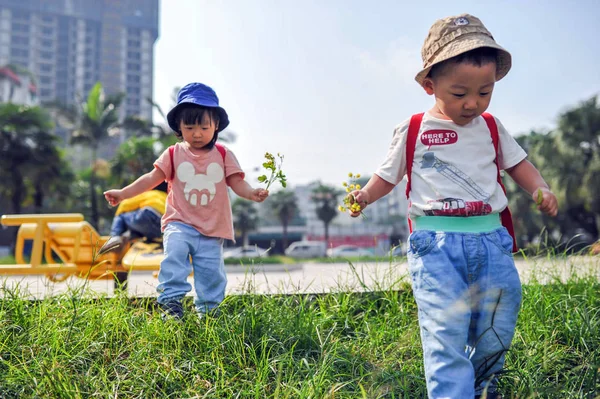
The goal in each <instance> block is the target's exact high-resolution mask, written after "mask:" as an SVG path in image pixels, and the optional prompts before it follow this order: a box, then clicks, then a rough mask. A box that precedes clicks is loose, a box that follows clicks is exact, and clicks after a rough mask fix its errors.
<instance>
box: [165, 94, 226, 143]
mask: <svg viewBox="0 0 600 399" xmlns="http://www.w3.org/2000/svg"><path fill="white" fill-rule="evenodd" d="M204 115H206V116H207V117H208V118H210V120H211V121H212V122H213V123H214V124H215V126H219V123H220V116H219V115H220V113H219V111H218V110H217V109H216V108H213V107H203V106H201V105H196V104H181V105H180V106H179V108H178V109H177V110H176V112H175V116H174V122H175V124H176V125H177V127H178V128H177V130H175V136H177V138H178V139H179V140H182V139H183V134H182V133H181V128H180V127H179V126H181V122H183V123H184V124H185V125H194V124H200V123H202V119H203V118H204ZM218 136H219V129H216V131H215V136H214V137H213V139H212V140H211V142H210V143H208V144H207V145H206V146H205V147H206V148H207V149H211V148H213V146H214V145H215V142H216V141H217V138H218Z"/></svg>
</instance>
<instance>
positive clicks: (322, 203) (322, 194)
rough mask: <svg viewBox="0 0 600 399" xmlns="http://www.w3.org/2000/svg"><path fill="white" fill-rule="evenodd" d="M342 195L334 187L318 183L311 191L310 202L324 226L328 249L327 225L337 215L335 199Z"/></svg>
mask: <svg viewBox="0 0 600 399" xmlns="http://www.w3.org/2000/svg"><path fill="white" fill-rule="evenodd" d="M340 194H342V191H341V190H338V189H336V188H335V187H331V186H326V185H323V184H322V183H320V182H319V183H318V186H317V187H315V188H314V189H313V190H312V196H311V200H312V201H313V202H314V203H315V204H316V211H317V217H318V218H319V220H321V221H322V222H323V224H324V226H325V242H326V243H327V246H328V247H329V224H330V223H331V221H332V220H333V219H334V218H335V217H336V216H337V215H338V210H337V207H338V206H337V197H338V196H339V195H340Z"/></svg>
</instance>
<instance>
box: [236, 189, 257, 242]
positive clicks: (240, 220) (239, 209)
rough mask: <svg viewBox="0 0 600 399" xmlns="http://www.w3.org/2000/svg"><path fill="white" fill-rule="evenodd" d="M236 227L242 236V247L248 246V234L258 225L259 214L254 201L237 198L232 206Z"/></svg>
mask: <svg viewBox="0 0 600 399" xmlns="http://www.w3.org/2000/svg"><path fill="white" fill-rule="evenodd" d="M231 208H232V213H233V223H234V226H235V227H236V228H237V229H239V231H240V232H241V235H242V245H243V246H247V245H248V233H249V232H251V231H252V230H255V229H256V227H257V225H258V212H257V211H256V207H255V206H254V203H253V202H252V201H248V200H246V199H243V198H236V200H235V201H234V202H233V205H232V206H231Z"/></svg>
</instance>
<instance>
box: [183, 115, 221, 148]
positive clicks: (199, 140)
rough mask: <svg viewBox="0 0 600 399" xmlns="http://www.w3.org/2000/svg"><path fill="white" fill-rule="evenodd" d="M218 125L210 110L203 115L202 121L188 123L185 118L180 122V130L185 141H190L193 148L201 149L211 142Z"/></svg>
mask: <svg viewBox="0 0 600 399" xmlns="http://www.w3.org/2000/svg"><path fill="white" fill-rule="evenodd" d="M217 129H218V125H217V124H216V123H215V121H213V120H212V119H211V118H210V116H209V114H208V112H205V113H204V114H203V115H202V121H199V122H198V121H197V122H196V123H194V124H191V125H188V124H186V123H185V122H184V121H183V120H182V121H180V122H179V130H180V131H181V135H182V136H183V141H185V142H186V143H188V144H189V145H190V147H191V148H192V149H195V150H199V149H201V148H203V147H204V146H205V145H207V144H208V143H210V142H211V140H212V139H213V137H214V136H215V132H216V130H217Z"/></svg>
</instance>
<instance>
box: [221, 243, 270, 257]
mask: <svg viewBox="0 0 600 399" xmlns="http://www.w3.org/2000/svg"><path fill="white" fill-rule="evenodd" d="M267 252H268V250H267V249H264V248H261V247H257V246H247V247H237V248H232V249H228V250H226V251H225V252H223V259H230V258H233V259H247V258H260V257H261V256H267Z"/></svg>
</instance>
